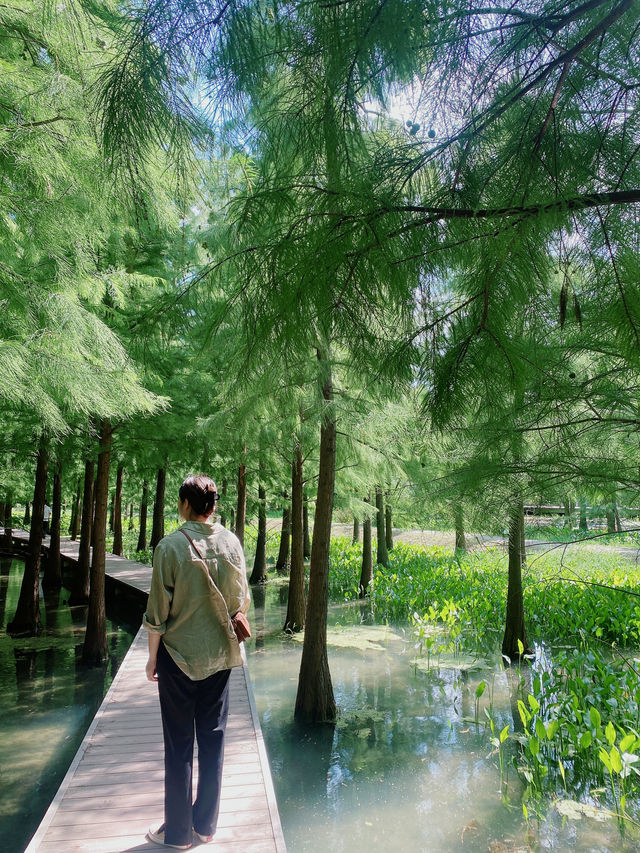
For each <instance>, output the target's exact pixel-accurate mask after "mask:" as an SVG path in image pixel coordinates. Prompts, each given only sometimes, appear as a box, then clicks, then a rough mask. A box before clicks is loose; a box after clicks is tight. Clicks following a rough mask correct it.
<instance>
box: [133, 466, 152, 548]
mask: <svg viewBox="0 0 640 853" xmlns="http://www.w3.org/2000/svg"><path fill="white" fill-rule="evenodd" d="M148 507H149V481H148V480H143V482H142V500H141V501H140V519H139V520H140V529H139V531H138V544H137V545H136V551H146V550H147V509H148Z"/></svg>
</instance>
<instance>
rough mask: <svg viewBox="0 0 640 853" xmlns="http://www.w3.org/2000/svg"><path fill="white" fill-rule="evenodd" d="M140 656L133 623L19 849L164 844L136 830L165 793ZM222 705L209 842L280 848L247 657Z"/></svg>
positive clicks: (152, 701)
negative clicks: (47, 801) (127, 645)
mask: <svg viewBox="0 0 640 853" xmlns="http://www.w3.org/2000/svg"><path fill="white" fill-rule="evenodd" d="M145 661H146V632H144V631H142V630H141V631H140V632H139V634H138V635H137V637H136V639H135V641H134V643H133V644H132V646H131V649H130V651H129V653H128V654H127V656H126V658H125V660H124V661H123V664H122V666H121V667H120V670H119V671H118V673H117V675H116V678H115V679H114V682H113V683H112V685H111V687H110V689H109V692H108V693H107V696H106V697H105V700H104V702H103V704H102V706H101V708H100V710H99V711H98V713H97V714H96V717H95V718H94V720H93V722H92V724H91V726H90V728H89V731H88V732H87V735H86V737H85V739H84V740H83V742H82V744H81V746H80V749H79V750H78V753H77V754H76V757H75V758H74V760H73V762H72V765H71V767H70V768H69V772H68V773H67V775H66V776H65V779H64V780H63V783H62V785H61V786H60V789H59V791H58V793H57V794H56V797H55V798H54V801H53V802H52V804H51V807H50V808H49V810H48V812H47V814H46V815H45V818H44V819H43V821H42V823H41V825H40V827H39V829H38V831H37V832H36V834H35V836H34V838H33V839H32V841H31V843H30V845H29V846H28V847H27V850H26V851H25V853H36V851H38V853H62V851H65V853H68V851H85V853H121V851H125V850H126V851H128V853H132V852H133V851H149V850H155V849H166V848H159V847H157V846H156V845H153V844H151V843H150V842H149V841H148V840H147V839H146V838H145V834H146V832H147V830H148V828H149V826H150V825H157V824H159V823H160V822H161V820H162V803H163V798H164V794H163V788H164V785H163V782H164V770H163V762H164V752H163V746H162V727H161V721H160V714H159V709H158V697H157V690H154V689H153V685H150V684H149V683H148V682H147V681H146V679H145V677H144V663H145ZM230 706H231V708H230V719H229V724H228V728H227V733H228V737H227V738H226V739H225V741H226V742H225V759H226V760H225V765H224V771H223V785H222V799H221V804H220V817H219V822H218V832H217V833H216V847H215V849H216V851H226V853H285V847H284V840H283V839H282V838H281V834H282V829H281V827H280V820H279V815H278V813H277V808H276V807H275V798H274V797H273V793H272V792H273V783H272V780H271V773H270V770H269V767H268V763H265V762H266V752H265V751H264V744H263V741H262V733H261V732H260V731H259V722H258V720H257V714H256V711H255V702H254V701H253V695H252V693H251V689H250V681H249V678H248V673H247V671H246V662H245V666H244V667H242V668H241V667H238V668H236V669H235V670H234V671H233V673H232V680H231V697H230ZM256 725H257V729H256ZM265 770H266V772H265ZM196 780H197V757H196V762H195V766H194V784H195V783H196ZM274 808H275V812H274Z"/></svg>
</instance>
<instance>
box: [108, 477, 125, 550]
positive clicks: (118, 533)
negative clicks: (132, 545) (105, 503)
mask: <svg viewBox="0 0 640 853" xmlns="http://www.w3.org/2000/svg"><path fill="white" fill-rule="evenodd" d="M123 473H124V471H123V467H122V465H118V472H117V474H116V491H115V498H114V501H113V549H112V551H111V553H112V554H117V556H118V557H122V475H123Z"/></svg>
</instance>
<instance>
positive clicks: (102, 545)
mask: <svg viewBox="0 0 640 853" xmlns="http://www.w3.org/2000/svg"><path fill="white" fill-rule="evenodd" d="M111 435H112V431H111V424H110V423H109V421H108V420H102V421H101V422H100V455H99V456H98V472H97V475H96V488H95V494H96V513H95V517H94V522H93V523H94V528H95V536H94V542H95V545H94V548H93V557H92V560H91V590H90V593H89V612H88V613H87V630H86V632H85V635H84V645H83V647H82V662H83V663H84V664H88V665H89V666H98V665H99V664H101V663H102V662H103V661H104V660H105V659H106V657H107V617H106V612H105V601H104V571H105V562H106V550H107V510H108V504H109V461H110V456H111Z"/></svg>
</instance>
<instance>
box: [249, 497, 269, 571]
mask: <svg viewBox="0 0 640 853" xmlns="http://www.w3.org/2000/svg"><path fill="white" fill-rule="evenodd" d="M266 498H267V494H266V492H265V490H264V486H263V485H262V483H261V484H260V485H259V486H258V540H257V542H256V555H255V558H254V560H253V571H252V572H251V577H250V578H249V583H250V584H257V583H266V582H267V503H266Z"/></svg>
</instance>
